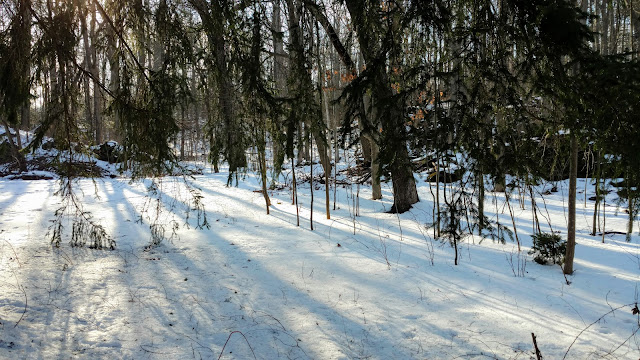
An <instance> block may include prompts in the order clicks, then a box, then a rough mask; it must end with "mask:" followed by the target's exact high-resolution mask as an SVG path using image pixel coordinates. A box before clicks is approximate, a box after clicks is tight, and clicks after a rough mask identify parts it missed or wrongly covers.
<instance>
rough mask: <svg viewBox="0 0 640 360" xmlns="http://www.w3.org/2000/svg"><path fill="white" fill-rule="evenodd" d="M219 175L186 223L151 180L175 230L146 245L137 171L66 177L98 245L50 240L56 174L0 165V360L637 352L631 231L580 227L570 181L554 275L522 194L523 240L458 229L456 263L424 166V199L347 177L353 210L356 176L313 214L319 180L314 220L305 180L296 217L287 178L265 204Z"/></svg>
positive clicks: (557, 223)
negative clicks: (412, 202)
mask: <svg viewBox="0 0 640 360" xmlns="http://www.w3.org/2000/svg"><path fill="white" fill-rule="evenodd" d="M314 172H316V173H319V172H320V169H319V167H318V168H317V169H315V171H314ZM226 180H227V174H226V173H224V172H223V173H220V174H213V173H211V172H210V171H208V170H206V171H205V173H204V174H203V175H198V176H196V177H195V180H194V184H195V185H196V186H198V187H200V188H201V191H202V195H203V200H202V201H203V203H204V205H205V207H206V210H207V217H208V221H209V222H210V224H211V227H210V229H203V230H200V229H197V228H196V227H194V226H193V225H194V218H193V216H194V214H193V213H191V218H190V220H189V221H190V224H191V225H192V226H190V227H187V226H186V225H185V210H186V209H185V206H184V205H183V204H182V202H181V201H187V200H188V199H189V193H188V191H187V190H186V188H185V186H184V185H183V184H182V182H181V180H179V179H173V178H164V179H162V181H161V186H160V187H159V193H160V194H161V195H162V196H163V199H164V205H162V206H164V208H165V210H164V211H163V212H162V213H161V214H160V216H161V218H160V220H161V222H163V223H165V224H167V228H166V235H167V237H168V236H169V234H170V233H171V231H172V225H171V224H174V223H175V224H177V225H179V229H177V232H176V236H175V237H174V238H173V239H172V240H171V241H164V242H162V244H161V245H159V246H157V247H154V248H151V249H150V250H149V249H146V247H147V245H148V244H149V241H150V234H149V217H151V218H153V217H154V216H155V215H154V214H155V206H156V203H154V202H153V201H151V202H149V201H148V200H147V197H146V195H147V191H146V186H147V185H149V181H146V182H145V183H133V184H132V183H130V182H129V180H128V179H123V178H115V179H109V178H105V179H98V180H96V181H95V182H94V181H93V180H89V179H87V180H80V181H78V182H77V183H76V184H75V189H76V191H78V194H80V198H81V199H82V201H83V203H84V209H85V210H87V211H90V212H91V213H92V214H93V216H94V218H95V219H96V220H98V222H99V223H100V224H102V225H104V226H105V228H106V229H108V232H109V233H110V234H111V235H112V236H113V237H114V238H115V240H116V241H117V249H116V250H114V251H98V250H91V249H87V248H71V247H70V246H69V245H68V242H65V243H64V244H63V246H61V247H60V248H59V249H58V248H52V247H51V245H50V244H49V239H48V238H47V237H46V236H45V234H46V232H47V228H48V227H49V225H50V223H51V222H50V220H52V219H53V212H54V211H55V209H57V208H58V207H59V204H60V198H59V197H58V196H56V195H54V192H55V191H56V190H57V189H58V188H59V183H58V182H57V181H56V180H38V181H23V180H7V179H0V322H1V324H0V358H6V359H22V358H29V359H31V358H34V359H67V358H86V359H97V358H108V359H114V358H123V359H190V358H196V359H200V358H202V359H212V358H213V359H217V358H222V359H254V358H255V359H456V358H458V359H494V358H495V359H530V358H535V354H534V350H533V349H534V348H533V342H532V337H531V333H535V335H536V337H537V343H538V346H539V348H540V351H541V353H542V355H543V356H544V357H545V359H561V358H563V356H565V354H566V358H568V359H599V358H607V359H638V358H639V357H640V337H638V336H636V335H635V332H636V331H637V330H638V316H637V315H633V314H632V313H631V308H632V306H625V305H627V304H633V303H635V302H636V301H637V297H638V288H637V287H638V284H639V282H640V247H639V246H638V243H639V240H640V237H639V236H637V235H634V236H633V237H632V242H631V243H627V242H626V241H625V237H624V235H607V236H605V243H602V238H601V237H591V236H589V235H588V233H589V232H590V229H591V216H592V215H591V214H592V211H593V210H592V208H593V202H591V201H587V202H586V207H585V204H584V201H583V196H584V194H579V196H578V198H579V202H578V226H577V228H578V230H579V234H578V239H577V242H578V245H577V247H576V260H575V269H576V272H575V274H574V275H573V276H569V277H568V280H569V281H570V282H571V284H570V285H567V282H566V280H565V277H564V276H563V274H562V272H561V269H560V268H559V267H558V266H557V265H556V266H542V265H538V264H536V263H534V262H533V261H532V260H531V256H530V255H527V253H526V252H527V250H528V249H529V247H530V246H531V238H530V236H529V235H530V233H531V231H532V230H531V228H532V225H531V208H530V203H529V201H528V200H527V201H525V209H521V208H520V206H519V204H518V202H517V200H516V199H512V202H511V206H512V208H513V210H514V211H515V217H516V226H517V230H518V236H519V238H520V241H521V242H522V245H523V248H522V252H521V253H518V251H517V245H516V244H515V243H512V242H507V243H506V244H504V245H503V244H500V243H494V242H492V241H491V240H486V239H485V240H484V241H482V242H481V241H480V239H479V238H477V237H472V236H469V237H467V238H465V239H464V242H463V243H462V244H461V245H460V251H461V256H460V265H458V266H455V265H454V263H453V254H454V250H453V248H452V247H451V246H450V245H449V244H448V243H443V242H441V241H439V240H434V239H433V230H431V229H427V228H426V227H425V223H427V222H430V221H431V214H432V207H433V198H432V195H431V191H430V189H429V185H428V184H427V183H425V182H423V181H419V184H418V185H419V195H420V198H421V199H422V201H421V202H420V203H419V204H417V205H416V206H415V207H414V208H413V209H412V210H411V211H410V212H408V213H405V214H402V215H400V216H397V215H394V214H388V213H385V210H388V209H389V208H390V207H391V204H392V197H391V193H390V188H389V186H387V185H383V190H384V194H383V195H384V199H383V200H381V201H371V200H368V199H369V198H370V194H371V190H370V188H367V187H362V188H361V189H360V194H359V203H360V210H359V211H360V216H358V217H356V218H355V221H354V219H353V217H352V216H351V214H352V213H353V210H354V209H353V208H352V205H353V203H354V201H353V200H354V199H353V198H352V196H353V195H355V193H356V188H355V187H353V188H351V187H344V188H343V187H340V188H339V189H338V204H337V205H338V207H339V209H337V210H335V211H333V210H332V212H331V220H327V219H326V218H325V216H324V185H320V184H319V185H318V187H317V190H316V191H315V202H314V217H313V218H314V230H313V231H311V230H310V228H309V204H310V194H309V192H310V191H309V186H308V183H307V185H306V186H301V188H300V194H299V201H300V203H301V206H302V208H301V212H300V217H301V224H300V225H301V226H300V227H296V209H295V207H294V206H293V205H291V199H290V194H289V192H288V190H282V191H274V192H272V193H271V196H272V198H271V199H272V203H273V206H272V207H271V214H270V215H266V214H265V207H264V199H263V197H262V194H260V193H259V192H257V191H256V190H258V189H259V188H260V187H259V184H258V182H257V180H256V179H255V178H254V176H252V175H248V176H247V179H246V180H245V181H244V182H241V183H240V185H239V187H237V188H236V187H226V186H225V184H226ZM584 185H585V184H584V181H582V180H581V181H579V183H578V189H579V190H581V191H582V190H584V189H585V186H584ZM550 187H551V184H545V185H542V186H541V187H540V188H541V189H542V188H550ZM558 187H559V192H557V193H552V194H551V195H546V196H544V202H545V203H546V208H547V210H548V217H549V220H550V222H551V225H552V226H553V229H554V230H556V231H560V232H561V235H562V236H563V237H566V217H565V214H566V212H565V208H566V197H565V196H566V193H567V184H566V183H559V184H558ZM587 193H588V194H587V195H588V196H592V195H593V186H592V185H591V184H588V187H587ZM441 194H442V191H441ZM609 197H610V198H608V200H607V219H606V229H607V230H617V231H621V232H623V231H625V229H626V217H627V215H626V214H625V213H624V212H622V211H621V210H622V209H618V210H617V211H616V207H615V205H613V198H614V197H615V195H614V193H612V194H610V195H609ZM493 199H494V194H493V193H488V196H487V205H486V206H487V212H488V216H489V217H491V218H494V219H495V218H496V216H499V217H500V222H501V223H503V224H505V225H508V226H509V227H511V220H510V217H509V213H508V210H507V209H506V208H505V207H504V195H503V194H495V199H496V202H495V203H494V202H493ZM537 201H538V204H539V206H540V207H541V209H542V214H544V216H547V212H546V211H545V210H544V206H543V199H542V198H541V197H539V198H538V199H537ZM496 209H497V210H496ZM496 212H497V213H498V215H496ZM139 219H142V220H143V222H142V223H140V222H139V221H138V220H139ZM540 221H541V226H542V227H543V231H549V229H548V226H547V225H546V224H547V221H546V220H544V218H541V219H540ZM70 226H71V225H70V224H68V227H70ZM67 230H68V231H69V229H67ZM636 231H637V229H636ZM525 261H526V263H524V262H525ZM518 275H523V276H518ZM619 307H622V308H620V309H618V310H616V311H612V310H613V309H617V308H619ZM603 315H605V316H604V317H603ZM584 329H586V330H584ZM569 348H570V350H569ZM567 351H568V354H567Z"/></svg>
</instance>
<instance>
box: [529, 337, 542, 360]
mask: <svg viewBox="0 0 640 360" xmlns="http://www.w3.org/2000/svg"><path fill="white" fill-rule="evenodd" d="M531 338H532V339H533V348H534V349H536V360H542V354H541V353H540V349H539V348H538V342H537V341H536V335H535V334H534V333H531Z"/></svg>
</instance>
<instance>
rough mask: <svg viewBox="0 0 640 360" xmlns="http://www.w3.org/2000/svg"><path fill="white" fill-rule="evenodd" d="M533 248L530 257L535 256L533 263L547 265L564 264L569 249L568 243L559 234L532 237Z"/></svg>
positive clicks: (543, 234) (542, 234)
mask: <svg viewBox="0 0 640 360" xmlns="http://www.w3.org/2000/svg"><path fill="white" fill-rule="evenodd" d="M531 238H532V239H533V246H532V247H531V250H529V255H534V257H533V261H535V262H537V263H538V264H542V265H545V264H547V263H549V262H552V263H554V264H562V263H563V262H564V254H565V251H566V249H567V242H566V241H565V240H562V238H561V237H560V235H558V234H549V233H541V234H535V235H531Z"/></svg>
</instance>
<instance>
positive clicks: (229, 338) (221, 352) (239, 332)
mask: <svg viewBox="0 0 640 360" xmlns="http://www.w3.org/2000/svg"><path fill="white" fill-rule="evenodd" d="M235 333H238V334H240V335H242V337H243V338H244V341H246V342H247V345H249V350H251V353H252V354H253V358H254V359H256V360H258V358H257V357H256V353H255V352H253V348H252V347H251V344H249V340H247V337H246V336H244V334H243V333H242V331H238V330H236V331H232V332H231V334H229V337H228V338H227V341H225V342H224V345H223V346H222V350H221V351H220V356H218V360H220V358H222V354H224V348H226V347H227V344H228V343H229V340H231V337H232V336H233V334H235Z"/></svg>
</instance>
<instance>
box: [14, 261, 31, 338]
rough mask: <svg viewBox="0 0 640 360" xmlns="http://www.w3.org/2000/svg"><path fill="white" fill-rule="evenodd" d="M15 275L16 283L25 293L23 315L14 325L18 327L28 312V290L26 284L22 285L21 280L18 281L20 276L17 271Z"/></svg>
mask: <svg viewBox="0 0 640 360" xmlns="http://www.w3.org/2000/svg"><path fill="white" fill-rule="evenodd" d="M13 276H14V277H15V278H16V284H17V285H18V289H20V290H21V291H22V294H23V295H24V311H23V312H22V315H20V319H18V321H17V322H16V324H15V325H13V327H14V328H16V327H18V324H20V321H22V319H23V318H24V314H26V313H27V304H28V302H27V292H26V291H25V290H24V286H22V285H20V281H18V276H16V274H15V273H13Z"/></svg>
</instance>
